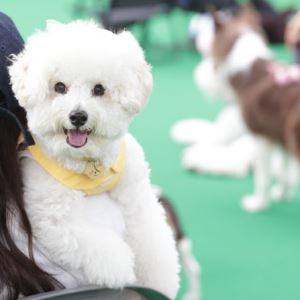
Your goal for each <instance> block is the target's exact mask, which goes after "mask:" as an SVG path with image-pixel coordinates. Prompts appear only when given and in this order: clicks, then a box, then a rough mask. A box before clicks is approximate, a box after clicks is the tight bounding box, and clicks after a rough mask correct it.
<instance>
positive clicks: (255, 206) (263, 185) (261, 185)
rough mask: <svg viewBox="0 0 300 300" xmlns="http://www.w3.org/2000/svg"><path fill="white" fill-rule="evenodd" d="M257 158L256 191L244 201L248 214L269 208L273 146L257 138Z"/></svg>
mask: <svg viewBox="0 0 300 300" xmlns="http://www.w3.org/2000/svg"><path fill="white" fill-rule="evenodd" d="M255 143H256V156H255V161H254V189H255V192H254V194H253V195H248V196H245V197H244V198H243V199H242V203H241V205H242V208H243V209H245V210H246V211H248V212H258V211H262V210H264V209H266V208H267V207H268V206H269V184H270V175H271V174H270V173H271V172H270V156H271V155H270V154H271V148H272V144H271V142H270V141H269V140H267V139H265V138H262V137H256V139H255Z"/></svg>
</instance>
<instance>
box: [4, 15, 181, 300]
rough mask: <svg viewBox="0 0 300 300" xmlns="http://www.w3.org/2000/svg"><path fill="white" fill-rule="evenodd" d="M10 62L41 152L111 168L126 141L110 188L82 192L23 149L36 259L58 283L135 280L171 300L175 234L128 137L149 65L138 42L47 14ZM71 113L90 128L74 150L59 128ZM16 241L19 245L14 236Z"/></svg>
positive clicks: (144, 94) (80, 166)
mask: <svg viewBox="0 0 300 300" xmlns="http://www.w3.org/2000/svg"><path fill="white" fill-rule="evenodd" d="M13 60H14V62H13V65H12V66H11V67H10V70H9V71H10V75H11V81H12V87H13V90H14V92H15V94H16V96H17V98H18V99H19V102H20V104H21V105H22V106H23V107H24V108H25V109H26V111H27V117H28V125H29V129H30V131H31V132H32V134H33V137H34V139H35V141H36V142H37V143H38V144H39V145H40V146H41V148H42V149H43V151H44V152H45V153H46V154H47V155H48V156H49V157H51V158H52V159H54V160H56V161H57V162H58V163H59V164H61V165H63V166H64V167H65V168H67V169H71V170H73V171H76V172H82V171H83V170H84V168H85V166H86V159H93V160H101V161H102V162H103V164H104V165H105V166H106V167H109V166H111V165H112V163H113V162H114V161H115V160H116V157H117V155H118V149H119V145H120V143H121V142H122V141H124V140H125V143H126V167H125V174H124V176H123V178H122V180H121V182H120V183H119V184H118V186H117V187H116V188H115V189H114V190H112V191H111V192H108V193H103V194H101V195H97V196H90V197H87V196H85V195H83V193H81V192H79V191H76V190H71V189H69V188H67V187H65V186H63V185H62V184H60V183H59V182H57V181H56V180H55V179H54V178H52V177H51V176H50V175H49V174H48V173H46V171H44V169H42V168H41V166H40V165H38V164H37V163H36V161H35V160H34V159H33V158H32V157H31V156H30V154H29V153H23V155H22V157H21V163H22V170H23V177H24V193H25V202H26V210H27V213H28V215H29V217H30V221H31V224H32V228H33V234H34V244H35V258H36V260H37V262H38V263H39V264H40V265H41V266H42V267H43V268H44V269H45V271H48V272H50V273H52V274H53V275H54V276H55V277H56V278H57V279H58V280H60V281H61V282H62V283H63V284H64V285H65V286H66V287H73V286H79V285H84V284H97V285H99V286H106V287H113V288H122V287H124V286H125V285H128V284H137V285H142V286H146V287H150V288H153V289H156V290H159V291H161V292H163V293H165V294H166V295H168V296H169V297H170V298H172V299H174V298H175V296H176V293H177V290H178V285H179V277H178V272H179V265H178V255H177V251H176V247H175V241H174V238H173V235H172V232H171V230H170V228H169V226H168V225H167V223H166V220H165V213H164V211H163V209H162V207H161V205H160V204H159V203H158V201H157V198H156V197H155V195H154V193H153V190H152V187H151V184H150V180H149V168H148V165H147V163H146V162H145V159H144V154H143V150H142V149H141V147H140V146H139V145H138V143H137V142H136V141H135V139H134V138H133V137H132V136H130V135H129V134H127V129H128V125H129V123H130V121H131V120H132V118H133V117H134V115H135V114H136V113H138V112H139V111H141V110H142V109H143V107H144V106H145V104H146V102H147V99H148V96H149V94H150V91H151V88H152V77H151V73H150V67H149V65H147V63H146V62H145V59H144V54H143V51H142V50H141V48H140V47H139V45H138V43H137V42H136V40H135V39H134V38H133V37H132V35H131V34H130V33H128V32H122V33H120V34H114V33H111V32H109V31H106V30H103V29H100V28H99V27H98V26H97V25H96V24H95V23H93V22H83V21H76V22H72V23H70V24H60V23H57V22H53V21H51V22H49V23H48V26H47V30H46V31H44V32H37V33H36V34H34V35H33V36H32V37H30V38H29V40H28V42H27V44H26V47H25V50H24V51H23V52H22V53H21V54H20V55H18V56H17V57H14V58H13ZM57 82H63V83H64V84H65V85H66V87H67V92H66V93H65V94H59V93H56V92H55V89H54V86H55V83H57ZM99 83H100V84H102V85H103V86H104V88H105V93H104V95H103V96H94V95H93V93H92V89H93V87H94V86H95V85H96V84H99ZM73 110H83V111H85V112H86V113H87V115H88V120H87V122H86V124H84V125H83V126H82V128H81V130H91V134H90V135H89V136H88V142H87V143H86V144H85V145H84V146H82V147H81V148H74V147H71V146H70V145H69V144H68V143H67V142H66V135H65V133H64V128H65V129H73V125H72V124H71V122H70V118H69V114H70V112H71V111H73ZM16 239H18V241H19V242H18V243H19V245H20V247H22V248H24V246H22V245H23V244H24V241H23V242H22V240H23V237H22V235H20V233H18V234H16ZM24 251H25V250H24Z"/></svg>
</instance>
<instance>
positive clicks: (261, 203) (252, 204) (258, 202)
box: [241, 195, 269, 212]
mask: <svg viewBox="0 0 300 300" xmlns="http://www.w3.org/2000/svg"><path fill="white" fill-rule="evenodd" d="M241 206H242V208H243V209H244V210H246V211H248V212H260V211H263V210H265V209H267V208H268V206H269V203H268V199H266V198H264V197H260V196H258V195H249V196H245V197H244V198H243V199H242V202H241Z"/></svg>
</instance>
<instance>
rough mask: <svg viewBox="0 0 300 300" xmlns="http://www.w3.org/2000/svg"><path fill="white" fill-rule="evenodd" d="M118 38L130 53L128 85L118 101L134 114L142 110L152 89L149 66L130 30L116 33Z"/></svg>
mask: <svg viewBox="0 0 300 300" xmlns="http://www.w3.org/2000/svg"><path fill="white" fill-rule="evenodd" d="M118 38H119V41H120V42H121V44H122V45H121V47H123V49H129V51H130V52H131V53H132V59H131V62H130V64H129V68H131V70H129V71H130V74H131V76H130V77H131V78H130V79H128V82H129V83H130V86H128V87H126V90H127V92H125V93H123V97H122V96H121V99H120V102H121V104H122V105H123V107H124V109H125V110H127V111H128V112H129V113H131V114H136V113H138V112H140V111H141V110H143V108H144V107H145V105H146V104H147V102H148V98H149V95H150V93H151V90H152V85H153V81H152V74H151V66H150V65H149V64H148V63H147V62H146V60H145V57H144V53H143V50H142V48H141V47H140V46H139V44H138V42H137V41H136V39H135V38H134V37H133V35H132V34H131V33H130V32H127V31H123V32H121V33H119V34H118Z"/></svg>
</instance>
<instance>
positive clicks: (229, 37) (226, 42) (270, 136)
mask: <svg viewBox="0 0 300 300" xmlns="http://www.w3.org/2000/svg"><path fill="white" fill-rule="evenodd" d="M214 22H215V28H216V33H215V38H214V41H213V48H212V57H213V60H214V64H215V69H216V72H217V73H218V74H219V76H220V77H222V78H223V79H224V80H225V81H227V84H228V88H230V89H231V90H232V91H233V92H234V94H235V95H236V98H237V101H238V102H239V105H240V109H241V112H242V115H243V118H244V120H245V123H246V125H247V127H248V129H249V130H250V131H251V132H252V133H253V135H254V138H255V148H256V157H255V162H254V173H255V174H254V175H255V192H254V194H253V195H250V196H247V197H245V198H244V199H243V201H242V206H243V207H244V208H245V209H246V210H248V211H259V210H263V209H266V208H267V207H268V205H269V198H270V197H269V184H270V153H271V150H272V148H274V147H273V145H278V144H279V145H281V146H282V147H283V148H284V149H285V150H286V151H287V152H288V153H289V154H286V166H285V169H284V170H282V172H281V176H280V177H281V178H280V182H279V185H278V186H276V187H275V188H274V189H273V194H274V193H276V194H277V196H278V197H279V198H286V197H287V196H288V194H289V192H290V189H291V186H290V182H289V180H288V176H287V173H288V169H289V168H292V167H293V165H294V162H293V160H294V159H293V156H294V155H297V156H299V154H300V153H299V147H300V143H299V130H300V115H299V112H300V111H299V104H300V98H299V95H300V75H299V74H300V71H299V70H297V68H296V70H295V68H292V69H289V68H287V67H282V66H280V65H278V64H277V63H276V62H274V61H273V60H272V57H271V53H270V51H269V49H268V47H267V44H266V42H265V39H264V36H263V34H262V32H261V31H260V27H259V22H258V19H257V17H256V15H255V12H254V11H253V10H252V8H251V7H250V6H245V7H244V8H243V9H242V10H241V12H240V13H239V14H238V15H237V16H234V17H231V18H224V17H222V16H220V15H219V14H214Z"/></svg>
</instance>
